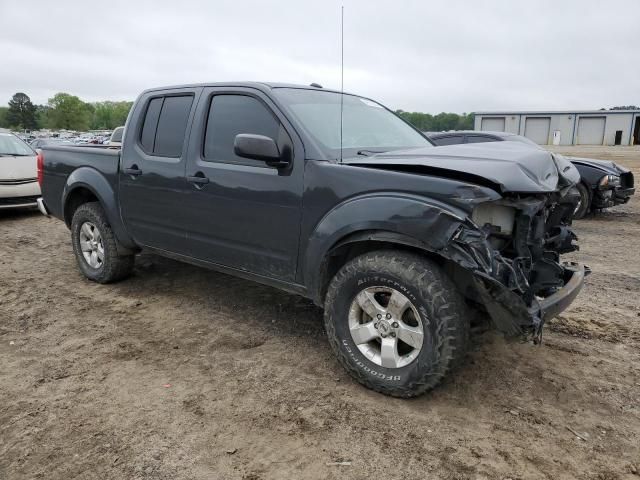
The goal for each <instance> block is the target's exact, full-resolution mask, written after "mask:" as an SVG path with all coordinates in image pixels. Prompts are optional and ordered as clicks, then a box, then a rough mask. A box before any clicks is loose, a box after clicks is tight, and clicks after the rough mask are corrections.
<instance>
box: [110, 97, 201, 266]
mask: <svg viewBox="0 0 640 480" xmlns="http://www.w3.org/2000/svg"><path fill="white" fill-rule="evenodd" d="M200 91H201V89H199V88H189V89H180V90H173V89H172V90H168V91H164V92H153V93H152V94H148V95H147V96H146V97H143V98H141V99H140V101H138V102H137V104H136V108H138V109H140V111H139V112H134V114H133V115H132V117H131V118H132V119H134V122H135V123H134V124H132V125H127V131H126V132H125V141H124V144H123V150H122V160H121V164H120V171H119V173H118V175H119V180H120V182H119V183H120V187H119V188H120V210H121V215H122V218H123V220H124V222H125V224H126V226H127V229H128V231H129V233H130V234H131V235H132V237H133V238H134V240H135V241H136V242H137V243H138V244H140V245H144V246H149V247H154V248H159V249H162V250H166V251H169V252H174V253H180V254H187V251H188V248H187V246H186V242H185V229H184V204H185V196H186V195H187V194H188V187H189V186H188V185H187V183H186V181H185V178H184V177H185V165H186V150H187V139H188V132H189V131H190V125H191V122H192V121H193V115H194V111H195V107H196V104H197V100H198V98H197V97H198V96H199V94H200Z"/></svg>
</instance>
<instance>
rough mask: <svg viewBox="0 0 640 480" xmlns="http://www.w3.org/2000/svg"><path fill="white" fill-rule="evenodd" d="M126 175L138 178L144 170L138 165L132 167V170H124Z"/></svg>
mask: <svg viewBox="0 0 640 480" xmlns="http://www.w3.org/2000/svg"><path fill="white" fill-rule="evenodd" d="M124 173H126V174H127V175H131V176H132V177H137V176H138V175H142V170H140V169H139V168H138V166H137V165H131V168H125V169H124Z"/></svg>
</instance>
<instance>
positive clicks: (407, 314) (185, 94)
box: [38, 83, 587, 397]
mask: <svg viewBox="0 0 640 480" xmlns="http://www.w3.org/2000/svg"><path fill="white" fill-rule="evenodd" d="M38 168H39V176H38V178H39V179H40V180H41V184H42V195H43V197H42V198H41V199H39V202H38V203H39V206H40V209H41V211H42V212H43V213H44V214H47V215H52V216H55V217H57V218H60V219H61V220H63V221H65V222H66V224H67V226H68V227H69V229H70V230H71V243H72V246H73V250H74V253H75V257H76V261H77V264H78V267H79V269H80V271H81V272H82V273H83V275H85V276H86V277H87V278H89V279H91V280H93V281H96V282H99V283H108V282H113V281H117V280H120V279H123V278H125V277H126V276H127V275H128V274H130V273H131V271H132V269H133V266H134V258H135V255H136V254H137V253H138V252H140V251H150V252H154V253H157V254H159V255H165V256H168V257H171V258H174V259H178V260H182V261H185V262H190V263H193V264H196V265H200V266H203V267H206V268H211V269H215V270H218V271H222V272H225V273H228V274H231V275H236V276H240V277H243V278H247V279H251V280H255V281H258V282H261V283H264V284H268V285H272V286H274V287H277V288H280V289H283V290H286V291H288V292H292V293H295V294H299V295H303V296H305V297H308V298H310V299H312V300H313V301H314V302H315V303H316V304H317V305H319V306H321V307H323V308H324V311H325V314H324V322H325V328H326V332H327V336H328V339H329V343H330V345H331V347H332V348H333V350H334V352H335V354H336V356H337V358H338V360H339V361H340V363H341V364H342V365H343V366H344V367H345V369H346V370H347V371H348V372H349V374H351V375H352V377H353V378H354V379H355V380H357V381H358V382H360V383H362V384H363V385H365V386H367V387H369V388H371V389H373V390H375V391H378V392H381V393H384V394H388V395H393V396H397V397H411V396H415V395H419V394H421V393H423V392H425V391H427V390H429V389H431V388H433V387H435V386H436V385H437V384H438V383H439V382H440V381H441V380H442V378H444V376H445V375H447V373H448V372H450V371H451V370H452V369H453V368H454V367H455V366H457V365H459V364H460V363H461V362H462V361H463V359H464V356H465V350H466V347H467V341H468V336H469V332H470V322H471V319H472V317H474V316H475V313H474V312H482V313H483V314H488V316H490V318H491V319H492V320H493V323H494V324H495V326H496V327H497V328H498V329H499V330H501V331H503V332H505V333H506V334H508V335H514V336H528V337H529V338H531V339H533V340H535V341H538V340H539V339H540V335H541V332H542V328H543V325H544V322H545V321H546V320H548V319H549V318H552V317H553V316H554V315H557V314H558V313H559V312H561V311H563V310H564V309H565V308H566V307H567V306H568V305H569V304H570V303H571V302H572V301H573V300H574V299H575V297H576V296H577V294H578V292H579V291H580V289H581V287H582V285H583V282H584V278H585V274H586V273H587V270H586V269H585V267H584V266H582V265H577V264H574V263H567V262H563V261H561V258H560V257H561V255H562V254H564V253H567V252H571V251H573V250H575V249H576V248H577V246H576V245H575V241H576V237H575V235H574V233H573V232H572V231H571V228H570V224H571V215H572V213H573V211H574V209H575V207H576V205H577V202H578V201H579V194H578V192H577V190H576V182H578V181H579V177H578V176H577V175H576V174H575V171H574V170H572V169H568V168H567V166H566V165H564V164H562V161H561V159H556V158H555V157H553V156H552V155H551V154H549V153H548V152H544V151H540V150H535V149H531V148H529V147H527V146H524V145H517V144H515V143H508V142H503V143H492V144H489V143H487V144H482V145H477V146H451V147H442V148H435V147H434V145H433V144H432V143H431V142H430V141H429V140H428V139H427V138H425V137H424V136H423V135H422V134H421V133H420V132H418V131H417V130H416V129H414V128H413V127H412V126H410V125H409V124H407V123H406V122H404V121H403V120H402V119H400V118H399V117H398V116H396V115H395V114H394V113H392V112H391V111H389V110H388V109H386V108H385V107H383V106H382V105H380V104H379V103H377V102H375V101H373V100H370V99H367V98H363V97H359V96H356V95H350V94H341V93H340V92H335V91H331V90H326V89H323V88H322V87H320V86H319V85H316V84H313V85H312V86H310V87H307V86H296V85H285V84H268V83H220V84H215V83H213V84H198V85H184V86H177V87H167V88H157V89H152V90H148V91H145V92H143V93H142V95H141V96H140V97H139V98H138V99H137V101H136V102H135V104H134V106H133V108H132V110H131V113H130V115H129V118H128V120H127V124H126V128H125V130H124V137H123V139H122V147H121V149H120V150H116V149H108V148H99V147H96V148H83V147H62V146H45V147H44V148H43V152H42V154H41V155H40V156H39V158H38ZM211 294H212V295H215V294H216V293H215V291H212V292H211ZM246 321H247V322H248V323H249V324H252V323H251V322H252V321H253V320H252V319H249V318H248V319H246ZM275 334H276V333H274V335H275Z"/></svg>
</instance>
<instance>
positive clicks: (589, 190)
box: [423, 130, 635, 219]
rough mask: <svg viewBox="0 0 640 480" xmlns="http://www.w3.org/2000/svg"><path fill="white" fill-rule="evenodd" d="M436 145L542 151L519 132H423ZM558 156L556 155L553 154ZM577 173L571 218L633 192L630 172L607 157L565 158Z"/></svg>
mask: <svg viewBox="0 0 640 480" xmlns="http://www.w3.org/2000/svg"><path fill="white" fill-rule="evenodd" d="M423 133H424V134H425V135H427V137H428V138H429V139H430V140H431V141H432V142H433V143H435V144H436V145H439V146H444V145H460V144H473V143H484V142H519V143H523V144H525V145H529V146H530V147H531V148H537V149H540V150H542V149H543V148H542V147H541V146H540V145H538V144H537V143H535V142H533V141H531V140H530V139H528V138H527V137H523V136H522V135H516V134H514V133H507V132H485V131H471V130H469V131H454V132H437V133H435V132H423ZM556 155H557V156H559V155H558V154H556ZM565 158H566V159H567V160H569V161H570V162H571V163H572V164H573V165H574V166H575V167H576V169H577V170H578V172H579V173H580V177H581V180H580V183H578V185H577V187H578V190H579V191H580V202H579V203H578V205H577V206H576V210H575V212H574V213H573V218H574V219H580V218H583V217H584V216H585V215H586V214H587V213H588V212H591V211H593V210H600V209H603V208H607V207H613V206H614V205H621V204H624V203H627V202H628V201H629V199H630V198H631V196H632V195H633V194H634V193H635V188H634V178H633V173H631V171H629V170H628V169H627V168H625V167H623V166H622V165H618V164H617V163H615V162H612V161H609V160H594V159H591V158H578V157H565Z"/></svg>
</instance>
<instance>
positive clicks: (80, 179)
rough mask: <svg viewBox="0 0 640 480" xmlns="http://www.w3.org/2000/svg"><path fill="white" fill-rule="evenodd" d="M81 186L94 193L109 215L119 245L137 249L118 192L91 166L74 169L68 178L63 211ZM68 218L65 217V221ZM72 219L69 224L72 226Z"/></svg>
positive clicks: (63, 194)
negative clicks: (119, 202)
mask: <svg viewBox="0 0 640 480" xmlns="http://www.w3.org/2000/svg"><path fill="white" fill-rule="evenodd" d="M79 188H85V189H87V190H89V191H90V192H91V193H93V194H94V195H95V196H96V198H97V199H98V201H99V202H100V205H102V208H103V209H104V211H105V214H106V215H107V219H108V220H109V225H111V228H112V229H113V233H114V234H115V236H116V239H117V240H118V243H119V247H124V249H136V248H137V245H136V244H135V242H134V241H133V239H132V238H131V237H130V236H129V233H128V232H127V230H126V228H125V226H124V223H123V222H122V218H121V217H120V208H119V207H118V202H117V198H116V192H115V191H114V189H113V187H112V186H111V184H110V183H109V181H108V180H107V179H106V178H105V177H104V175H103V174H102V173H100V172H98V171H97V170H96V169H94V168H91V167H80V168H78V169H76V170H74V171H73V172H72V173H71V175H69V177H68V178H67V182H66V184H65V186H64V189H63V191H62V206H63V212H65V210H66V207H67V202H68V201H69V198H70V196H71V195H72V194H73V192H75V191H76V190H78V189H79ZM66 220H67V219H66V218H65V221H66ZM70 223H71V221H70V219H69V221H68V225H69V226H70Z"/></svg>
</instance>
